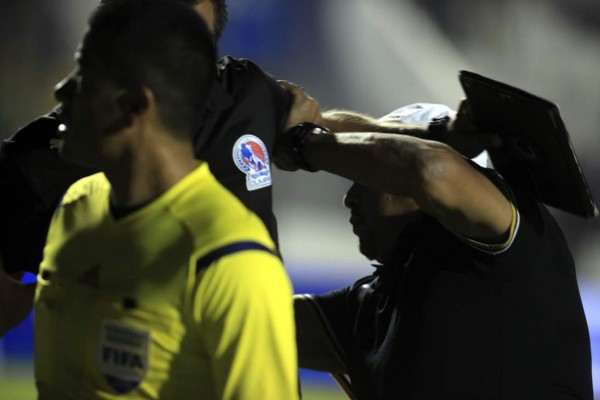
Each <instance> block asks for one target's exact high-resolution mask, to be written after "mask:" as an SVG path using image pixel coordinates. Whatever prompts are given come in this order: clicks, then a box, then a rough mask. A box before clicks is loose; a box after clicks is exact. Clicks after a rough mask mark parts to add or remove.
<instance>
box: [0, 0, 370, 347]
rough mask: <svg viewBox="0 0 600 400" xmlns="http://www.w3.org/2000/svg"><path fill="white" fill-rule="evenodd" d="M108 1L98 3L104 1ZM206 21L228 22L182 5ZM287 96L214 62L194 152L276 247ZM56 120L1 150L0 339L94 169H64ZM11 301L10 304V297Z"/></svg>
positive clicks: (337, 125) (229, 62)
mask: <svg viewBox="0 0 600 400" xmlns="http://www.w3.org/2000/svg"><path fill="white" fill-rule="evenodd" d="M107 1H113V0H103V2H107ZM181 1H185V2H186V3H188V4H190V5H191V6H193V7H194V8H195V9H196V11H198V12H199V13H200V14H201V15H202V16H203V17H204V18H205V20H206V21H207V23H208V25H209V26H210V28H211V29H212V31H213V33H214V37H215V41H217V40H218V39H219V37H220V36H221V34H222V32H223V29H224V28H225V25H226V22H227V6H226V2H225V0H181ZM291 104H292V96H291V95H290V93H289V92H288V91H287V90H286V89H285V87H283V86H282V85H281V84H280V83H279V82H277V81H276V80H275V79H274V78H273V77H272V76H270V75H269V74H268V73H266V72H265V71H263V70H262V69H261V68H260V67H258V66H257V65H256V64H254V63H253V62H252V61H250V60H246V59H237V58H234V57H229V56H227V57H224V58H222V59H221V60H220V61H219V62H218V64H217V81H216V82H215V83H214V85H213V88H212V91H211V96H210V99H209V102H208V106H207V108H206V109H205V111H204V112H203V114H202V115H200V116H199V117H198V128H197V129H196V135H195V143H194V147H195V155H196V157H197V158H199V159H202V160H205V161H207V162H208V163H209V165H210V169H211V171H212V173H213V174H214V175H215V176H216V178H217V179H218V180H219V182H220V183H221V184H223V186H225V187H226V188H227V189H229V190H230V191H231V192H233V193H234V194H235V195H236V196H237V197H238V198H239V199H240V200H241V201H242V202H243V203H244V204H245V205H246V206H247V207H248V208H249V209H250V210H252V211H253V212H255V213H256V214H257V215H258V216H259V217H260V218H261V219H262V221H263V222H264V224H265V225H266V227H267V229H268V230H269V233H270V234H271V236H272V238H273V240H274V241H275V243H276V244H277V224H276V220H275V217H274V215H273V210H272V182H271V156H272V153H273V146H274V141H275V136H276V135H277V133H278V132H281V131H283V130H284V129H285V128H287V127H290V126H293V125H296V124H297V123H298V122H301V121H300V120H297V119H295V118H294V117H293V116H290V117H289V118H288V113H289V109H290V106H291ZM324 118H325V120H326V121H327V124H328V125H329V126H330V127H331V128H332V129H338V130H348V129H352V130H362V129H364V130H372V129H374V126H378V125H380V124H379V123H378V122H377V121H376V120H366V119H364V118H358V122H357V119H356V117H355V115H354V113H348V112H338V111H332V112H330V113H326V114H325V117H324ZM59 125H60V123H59V121H58V120H57V119H56V117H55V113H54V112H52V113H50V114H48V115H46V116H42V117H40V118H38V119H36V120H35V121H33V122H31V123H30V124H28V125H27V126H25V127H23V128H22V129H20V130H19V131H18V132H17V133H16V134H14V135H13V136H12V137H10V138H9V139H7V140H5V141H4V142H3V143H2V146H1V148H0V222H1V224H2V229H0V336H2V334H3V333H4V332H6V331H7V330H8V329H9V328H10V327H12V326H14V325H16V324H17V323H18V322H20V321H21V320H22V319H23V318H25V317H26V316H27V314H28V311H29V310H30V309H31V299H32V295H33V288H32V287H28V286H23V285H20V283H19V282H18V281H16V280H14V279H12V278H11V275H12V276H15V275H19V274H20V273H22V272H23V271H27V272H32V273H37V271H38V266H39V263H40V261H41V259H42V251H43V248H44V244H45V240H46V233H47V230H48V225H49V223H50V219H51V218H52V215H53V213H54V210H55V208H56V206H57V204H58V203H59V201H60V199H61V197H62V195H63V194H64V192H65V191H66V189H67V188H68V187H69V186H70V185H71V184H72V183H73V182H75V181H76V180H78V179H79V178H81V177H84V176H87V175H90V174H91V173H93V172H95V171H92V170H90V169H86V168H81V167H78V166H75V165H71V164H67V163H65V162H64V161H62V160H61V159H60V158H59V157H58V155H57V152H56V147H57V146H59V145H60V141H59V140H58V136H57V129H58V128H59ZM11 299H15V300H11Z"/></svg>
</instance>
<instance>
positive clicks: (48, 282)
mask: <svg viewBox="0 0 600 400" xmlns="http://www.w3.org/2000/svg"><path fill="white" fill-rule="evenodd" d="M109 193H110V184H109V183H108V181H107V180H106V178H105V177H104V175H103V174H97V175H94V176H91V177H88V178H84V179H83V180H81V181H79V182H77V183H75V184H74V185H73V186H72V187H71V188H70V189H69V191H68V192H67V194H66V195H65V197H64V199H63V202H62V204H61V206H60V207H59V209H58V210H57V213H56V215H55V216H54V219H53V221H52V224H51V227H50V230H49V234H48V242H47V245H46V248H45V251H44V261H43V262H42V265H41V268H40V273H39V275H38V289H37V292H36V301H35V311H36V312H35V332H36V334H35V352H36V353H35V374H36V381H37V385H38V391H39V393H40V398H41V399H46V398H47V399H68V398H73V399H158V398H160V399H178V400H179V399H192V398H202V399H293V398H297V397H298V388H297V361H296V350H295V332H294V325H293V303H292V289H291V285H290V282H289V279H288V278H287V276H286V274H285V271H284V270H283V266H282V265H281V262H280V260H279V259H278V258H277V257H276V256H274V255H272V254H270V253H268V252H265V251H259V250H247V251H240V252H237V253H233V254H230V255H226V256H223V257H222V258H220V259H218V260H217V261H216V262H214V263H213V264H212V265H210V266H209V267H208V268H207V269H205V270H203V271H202V272H201V273H200V274H198V275H197V274H196V261H197V260H198V259H199V258H201V257H202V256H203V255H205V254H206V253H208V252H210V251H211V250H214V249H217V248H220V247H222V246H223V245H226V244H230V243H235V242H239V241H253V242H258V243H260V244H263V245H264V246H266V247H268V248H270V249H273V248H274V244H273V243H272V241H271V239H270V237H269V235H268V233H267V231H266V229H265V228H264V226H263V225H262V222H260V220H259V219H258V218H257V217H256V216H255V215H254V214H253V213H251V212H250V211H248V210H247V209H246V208H245V207H244V206H243V205H242V204H241V203H240V202H239V201H238V200H237V199H236V198H235V197H234V196H233V195H232V194H230V193H229V192H228V191H227V190H225V189H224V188H222V186H221V185H220V184H218V183H217V182H216V180H215V179H214V177H213V176H212V174H211V173H210V171H209V170H208V167H207V166H206V164H203V165H201V166H200V167H198V169H196V170H195V171H194V172H192V173H191V174H189V175H188V176H186V177H185V178H184V179H182V180H181V181H180V182H179V183H177V184H176V185H175V186H174V187H172V188H171V189H170V190H169V191H167V192H166V193H164V194H163V195H162V196H160V197H159V198H158V199H156V200H154V201H153V202H151V203H150V204H148V205H147V206H145V207H143V208H142V209H140V210H137V211H136V212H134V213H132V214H129V215H127V216H126V217H124V218H122V219H119V220H116V221H115V220H114V219H113V218H112V216H111V215H110V212H109ZM115 382H116V383H115ZM138 382H139V385H138V384H137V383H138ZM116 388H121V389H122V390H124V391H125V393H124V394H119V393H118V392H117V391H116ZM127 389H131V390H129V391H128V390H127Z"/></svg>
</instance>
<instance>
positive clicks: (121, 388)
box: [98, 320, 150, 394]
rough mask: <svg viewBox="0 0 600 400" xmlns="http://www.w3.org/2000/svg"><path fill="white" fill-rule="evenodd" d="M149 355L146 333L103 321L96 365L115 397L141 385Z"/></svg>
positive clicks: (148, 338)
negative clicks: (97, 364)
mask: <svg viewBox="0 0 600 400" xmlns="http://www.w3.org/2000/svg"><path fill="white" fill-rule="evenodd" d="M149 353H150V332H149V331H144V330H141V329H136V328H133V327H131V326H128V325H125V324H123V323H120V322H117V321H110V320H104V321H102V326H101V328H100V341H99V348H98V362H99V364H100V371H101V372H102V375H103V376H104V379H106V381H107V382H108V384H109V385H110V386H111V387H112V388H113V389H114V390H115V391H116V392H117V393H119V394H124V393H128V392H130V391H132V390H134V389H135V388H137V387H138V386H139V385H140V383H141V382H142V381H143V380H144V377H145V376H146V372H147V370H148V363H149V361H150V357H149V355H150V354H149Z"/></svg>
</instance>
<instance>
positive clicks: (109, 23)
mask: <svg viewBox="0 0 600 400" xmlns="http://www.w3.org/2000/svg"><path fill="white" fill-rule="evenodd" d="M89 27H90V28H89V31H88V33H87V34H86V36H85V38H84V41H83V46H82V50H81V54H80V61H79V62H80V65H81V67H82V68H88V69H90V70H92V71H94V72H95V73H98V74H100V75H101V76H105V77H106V78H108V79H110V80H112V81H114V82H115V83H116V84H117V85H119V86H121V87H123V88H124V89H126V90H129V91H130V92H131V93H134V94H135V93H140V92H141V88H142V87H143V86H146V87H148V88H150V89H151V90H152V93H153V94H154V97H155V99H156V103H157V106H158V107H157V108H158V112H159V115H160V117H161V119H162V122H163V123H164V124H165V125H166V126H167V127H169V128H170V129H172V130H173V131H174V132H175V133H181V134H185V135H188V134H191V133H192V132H191V131H192V130H193V127H194V126H195V123H196V121H197V118H198V116H199V114H200V113H201V111H202V109H203V107H204V106H205V103H206V100H207V99H208V96H209V93H210V88H211V86H212V84H213V82H214V80H215V75H216V70H215V63H216V50H215V47H214V42H213V38H212V35H211V33H210V31H209V30H208V28H207V26H206V24H205V23H204V21H203V20H202V18H201V17H200V16H199V15H198V14H197V13H196V12H195V11H194V10H193V9H192V8H191V7H190V6H189V5H186V4H184V3H183V2H181V1H174V0H111V1H108V2H107V3H106V4H105V5H103V6H101V7H99V8H98V9H97V10H96V12H95V13H94V14H93V15H92V17H91V18H90V21H89ZM134 98H135V96H134Z"/></svg>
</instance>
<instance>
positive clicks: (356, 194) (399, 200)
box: [344, 183, 418, 264]
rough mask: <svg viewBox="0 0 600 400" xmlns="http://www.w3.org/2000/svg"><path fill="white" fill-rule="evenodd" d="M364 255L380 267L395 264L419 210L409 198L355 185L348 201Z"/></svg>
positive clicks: (354, 229) (345, 203)
mask: <svg viewBox="0 0 600 400" xmlns="http://www.w3.org/2000/svg"><path fill="white" fill-rule="evenodd" d="M344 205H345V206H346V207H348V208H349V209H350V215H351V216H350V224H351V225H352V230H353V232H354V234H355V235H356V236H358V240H359V248H360V252H361V253H362V254H363V255H364V256H365V257H367V258H368V259H370V260H377V261H378V262H380V263H383V264H385V263H388V262H391V261H393V260H392V257H393V255H394V254H395V252H396V249H397V247H398V244H399V241H400V238H401V235H402V233H403V231H404V229H405V228H406V225H407V224H408V223H410V222H411V221H412V218H411V216H412V215H414V214H415V212H417V211H418V206H417V205H416V203H415V202H414V200H412V199H411V198H408V197H403V196H394V195H390V194H386V193H379V192H376V191H374V190H371V189H368V188H366V187H364V186H361V185H359V184H356V183H355V184H353V185H352V187H351V188H350V189H349V190H348V193H347V194H346V196H345V197H344Z"/></svg>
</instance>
